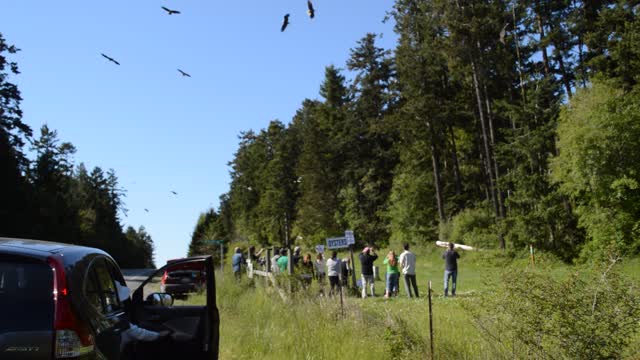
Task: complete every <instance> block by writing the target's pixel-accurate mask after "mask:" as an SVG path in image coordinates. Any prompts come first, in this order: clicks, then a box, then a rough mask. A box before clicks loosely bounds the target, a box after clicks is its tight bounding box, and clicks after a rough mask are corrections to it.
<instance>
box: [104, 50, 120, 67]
mask: <svg viewBox="0 0 640 360" xmlns="http://www.w3.org/2000/svg"><path fill="white" fill-rule="evenodd" d="M100 55H102V56H104V57H105V58H106V59H107V60H109V61H111V62H112V63H114V64H116V65H120V63H119V62H117V61H115V60H114V59H113V58H111V57H109V56H107V55H105V54H103V53H100Z"/></svg>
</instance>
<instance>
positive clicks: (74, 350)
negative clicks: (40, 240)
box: [47, 255, 95, 359]
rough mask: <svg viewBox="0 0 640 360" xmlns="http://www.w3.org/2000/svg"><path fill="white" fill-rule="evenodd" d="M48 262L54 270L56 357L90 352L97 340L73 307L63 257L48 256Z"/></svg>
mask: <svg viewBox="0 0 640 360" xmlns="http://www.w3.org/2000/svg"><path fill="white" fill-rule="evenodd" d="M47 263H48V264H49V266H50V267H51V270H52V271H53V303H54V320H53V329H54V331H55V334H54V350H53V354H54V358H55V359H65V358H70V357H78V356H81V355H84V354H87V353H90V352H92V351H93V350H94V348H95V340H94V338H93V334H91V331H90V330H89V329H88V328H87V326H85V325H83V324H82V323H81V322H79V321H78V318H77V317H76V315H75V314H74V313H73V310H72V309H71V299H70V298H69V289H68V288H67V277H66V275H65V273H64V264H63V263H62V258H61V257H60V255H53V256H50V257H48V258H47Z"/></svg>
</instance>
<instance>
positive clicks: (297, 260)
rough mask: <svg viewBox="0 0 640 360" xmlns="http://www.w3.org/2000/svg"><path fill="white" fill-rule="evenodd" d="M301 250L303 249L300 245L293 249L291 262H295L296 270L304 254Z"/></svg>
mask: <svg viewBox="0 0 640 360" xmlns="http://www.w3.org/2000/svg"><path fill="white" fill-rule="evenodd" d="M301 250H302V249H300V246H296V247H295V248H294V249H293V255H291V263H292V264H293V268H294V271H295V269H296V268H297V267H298V265H299V264H300V260H302V255H300V251H301Z"/></svg>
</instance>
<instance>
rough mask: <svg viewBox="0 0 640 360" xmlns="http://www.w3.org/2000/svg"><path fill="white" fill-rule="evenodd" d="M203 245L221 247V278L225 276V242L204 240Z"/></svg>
mask: <svg viewBox="0 0 640 360" xmlns="http://www.w3.org/2000/svg"><path fill="white" fill-rule="evenodd" d="M203 243H205V244H209V245H220V276H223V275H222V274H223V272H224V271H223V270H224V267H223V265H224V240H204V241H203Z"/></svg>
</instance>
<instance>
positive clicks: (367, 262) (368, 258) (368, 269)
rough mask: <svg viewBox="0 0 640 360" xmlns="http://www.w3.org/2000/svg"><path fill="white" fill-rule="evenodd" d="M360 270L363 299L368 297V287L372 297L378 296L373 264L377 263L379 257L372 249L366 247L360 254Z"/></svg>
mask: <svg viewBox="0 0 640 360" xmlns="http://www.w3.org/2000/svg"><path fill="white" fill-rule="evenodd" d="M359 258H360V268H361V269H362V298H363V299H364V298H366V297H367V286H369V289H370V291H371V296H372V297H375V296H376V291H375V288H374V286H375V279H374V278H373V262H374V261H376V259H377V258H378V255H377V254H376V252H375V249H374V248H373V246H372V247H365V248H364V249H363V250H362V253H360V256H359Z"/></svg>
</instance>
